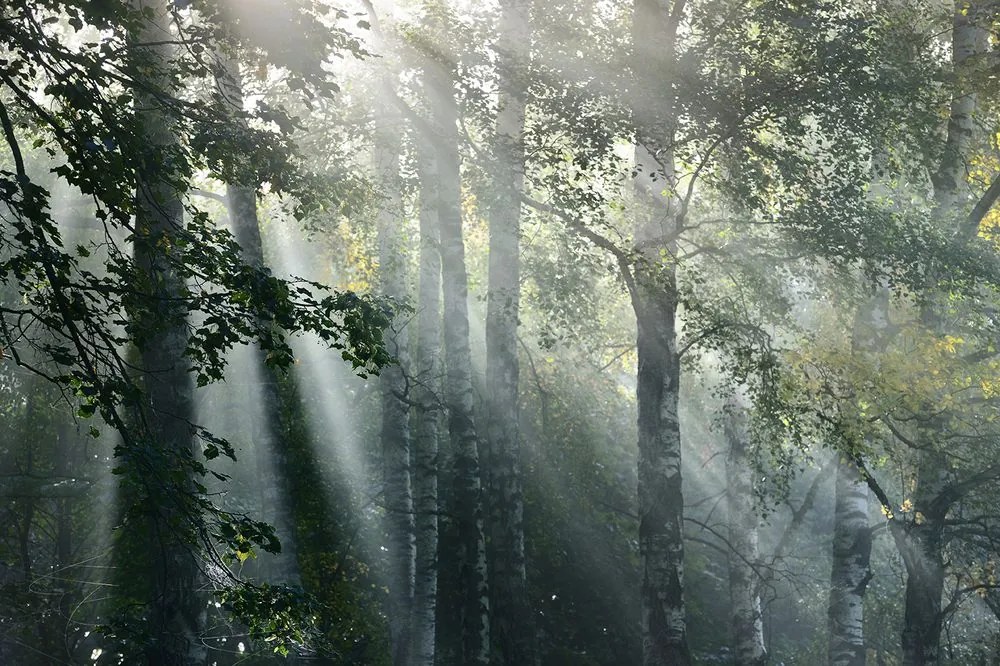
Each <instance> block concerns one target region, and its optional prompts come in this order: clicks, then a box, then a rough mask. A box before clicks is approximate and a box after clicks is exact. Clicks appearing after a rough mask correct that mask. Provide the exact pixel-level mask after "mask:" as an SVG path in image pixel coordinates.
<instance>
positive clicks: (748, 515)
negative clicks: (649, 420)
mask: <svg viewBox="0 0 1000 666" xmlns="http://www.w3.org/2000/svg"><path fill="white" fill-rule="evenodd" d="M746 412H747V405H746V400H745V398H743V397H742V396H740V395H735V396H733V398H732V399H731V400H730V401H729V402H728V403H727V405H726V422H725V424H726V428H725V430H726V441H727V442H728V444H729V455H728V456H726V500H727V503H728V505H729V511H728V520H729V547H730V552H729V599H730V603H731V608H732V617H731V626H732V635H733V654H734V656H735V660H734V662H733V663H734V664H736V665H737V666H763V665H764V664H765V663H766V662H767V651H766V650H765V649H764V622H763V616H762V615H761V607H760V582H761V581H760V575H759V574H758V572H757V570H756V568H755V567H756V566H757V565H758V563H759V561H760V550H759V545H758V543H759V542H758V534H757V514H756V512H755V511H754V496H753V469H752V467H751V465H750V460H749V459H748V457H747V452H748V449H749V448H750V434H749V431H748V428H747V414H746Z"/></svg>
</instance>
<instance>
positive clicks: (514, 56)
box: [486, 0, 537, 666]
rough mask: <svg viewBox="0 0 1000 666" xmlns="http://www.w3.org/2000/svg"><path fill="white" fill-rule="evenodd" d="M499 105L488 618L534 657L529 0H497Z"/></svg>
mask: <svg viewBox="0 0 1000 666" xmlns="http://www.w3.org/2000/svg"><path fill="white" fill-rule="evenodd" d="M501 12H502V13H501V18H500V39H499V43H498V51H499V54H498V55H499V61H498V69H499V82H498V85H499V90H500V96H499V101H498V104H499V109H498V113H497V119H496V136H495V143H494V156H495V159H496V164H495V166H494V170H493V171H494V173H493V186H494V188H495V194H494V200H493V202H492V205H491V206H490V211H489V225H490V226H489V229H490V244H489V287H488V290H487V299H486V303H487V305H486V386H487V396H488V397H487V417H488V418H487V423H486V442H487V446H488V456H487V460H488V469H489V474H488V479H489V485H488V498H489V501H488V507H489V511H488V515H487V517H488V529H487V533H488V535H489V556H490V558H489V565H490V576H491V580H490V592H491V610H492V625H491V633H492V634H493V637H494V641H495V642H496V645H497V648H498V654H496V655H495V662H496V663H497V664H509V665H511V666H531V665H532V664H534V663H535V662H536V661H537V654H536V652H537V650H536V646H535V630H534V623H533V621H532V616H531V604H530V601H529V599H528V590H527V576H526V569H525V560H524V522H523V521H524V502H523V492H522V484H521V446H520V437H521V434H520V429H519V426H518V418H519V414H518V375H519V366H518V354H517V323H518V311H519V301H520V222H521V219H520V217H521V194H522V192H523V190H524V144H523V133H524V114H525V100H524V94H523V90H522V85H521V77H523V75H524V72H523V67H524V65H525V63H526V61H527V57H526V56H525V54H524V51H526V50H527V49H529V48H530V46H529V41H530V34H529V32H530V30H529V16H528V14H529V7H528V3H527V2H526V0H505V1H504V2H503V3H502V4H501Z"/></svg>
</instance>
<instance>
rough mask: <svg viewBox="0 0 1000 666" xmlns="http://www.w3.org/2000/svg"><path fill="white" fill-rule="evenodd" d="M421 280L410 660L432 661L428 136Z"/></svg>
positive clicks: (433, 369) (433, 458)
mask: <svg viewBox="0 0 1000 666" xmlns="http://www.w3.org/2000/svg"><path fill="white" fill-rule="evenodd" d="M419 146H420V155H419V157H418V161H419V165H418V170H419V178H420V277H419V280H420V284H419V286H418V297H417V298H418V303H417V308H418V310H417V340H416V350H415V353H414V355H413V366H412V367H413V381H414V387H413V391H412V393H411V395H412V396H413V401H414V403H415V404H416V408H415V410H414V413H413V445H412V451H411V459H412V463H413V498H414V523H415V524H414V530H415V532H416V548H417V554H416V563H415V567H414V569H415V571H414V575H415V580H414V587H413V627H412V644H413V647H412V649H411V661H412V663H413V664H414V666H432V665H433V664H434V653H435V650H434V648H435V645H434V631H435V612H436V609H437V584H438V578H437V565H438V558H437V548H438V438H439V437H440V432H439V430H440V428H439V425H440V421H439V419H440V413H441V412H440V409H439V407H438V405H439V401H440V394H441V358H440V355H441V255H440V253H439V251H438V243H439V240H438V215H437V206H438V201H437V167H436V163H435V160H434V155H433V148H432V147H431V145H430V144H429V142H428V140H427V139H426V137H424V139H423V140H422V141H420V142H419Z"/></svg>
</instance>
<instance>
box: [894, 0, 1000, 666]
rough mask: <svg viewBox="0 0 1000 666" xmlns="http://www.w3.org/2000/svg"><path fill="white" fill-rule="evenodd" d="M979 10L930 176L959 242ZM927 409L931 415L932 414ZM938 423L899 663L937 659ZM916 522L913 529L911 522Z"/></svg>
mask: <svg viewBox="0 0 1000 666" xmlns="http://www.w3.org/2000/svg"><path fill="white" fill-rule="evenodd" d="M986 10H987V7H986V6H985V3H983V2H971V3H970V2H967V1H965V0H958V1H957V2H955V12H954V15H953V16H954V21H953V24H952V65H953V73H954V77H955V83H954V85H955V88H954V90H953V92H952V100H951V112H950V115H949V118H948V134H947V139H946V144H945V149H944V154H943V155H942V160H941V164H940V165H939V168H938V170H937V172H936V173H935V174H934V175H933V177H932V181H933V184H934V197H935V202H936V204H937V213H938V216H939V217H940V218H941V220H943V221H947V222H950V223H954V224H956V225H957V226H956V229H955V232H954V235H955V237H956V238H957V239H958V240H959V241H960V242H966V241H968V240H969V239H971V238H974V237H975V234H976V232H977V230H976V229H966V228H963V227H962V226H960V225H959V223H958V220H959V219H960V216H961V215H962V214H963V212H964V211H965V209H966V208H967V206H968V203H969V199H970V192H969V187H968V184H967V183H966V173H967V161H968V159H969V153H970V150H971V144H972V140H973V137H974V133H975V118H974V116H975V113H976V109H977V95H975V94H974V93H972V92H970V91H969V90H968V89H967V85H968V84H967V80H968V76H969V74H970V73H971V71H972V70H973V69H974V68H975V67H976V66H977V64H978V63H977V60H978V58H979V57H980V56H982V55H983V54H984V53H986V51H987V48H988V32H987V30H985V29H984V28H983V27H982V21H983V18H984V13H985V12H986ZM927 272H928V276H929V280H928V288H929V289H932V290H933V289H935V288H936V283H935V281H934V280H935V276H936V273H937V269H936V268H935V267H934V266H931V267H929V269H928V271H927ZM921 314H922V319H923V322H924V325H925V326H926V327H927V329H928V330H929V331H935V332H937V331H940V330H941V321H940V317H939V314H938V310H937V307H936V305H935V303H934V299H928V301H927V304H926V305H925V306H924V307H923V311H922V313H921ZM932 411H933V410H932ZM945 429H946V426H945V425H944V424H943V423H940V422H939V420H938V419H932V420H931V421H930V422H929V423H927V424H925V426H924V427H923V428H922V430H923V432H922V436H923V437H924V438H925V439H926V440H927V441H926V446H924V447H923V448H921V449H920V450H919V451H917V452H916V455H917V479H916V490H915V492H914V501H913V505H914V506H913V508H914V515H915V516H916V515H919V516H920V517H921V520H920V521H915V524H914V525H913V526H912V529H910V530H909V532H908V541H909V545H908V547H907V549H906V550H907V551H908V552H904V553H903V561H904V563H905V565H906V573H907V578H906V595H905V611H904V626H903V633H902V643H903V663H904V664H905V666H925V665H927V664H937V663H938V662H939V660H940V645H941V626H942V621H943V619H944V618H943V617H942V616H941V609H942V605H941V597H942V594H943V593H944V577H945V571H944V540H943V530H944V519H945V515H946V514H947V512H948V509H949V508H950V505H951V501H950V500H949V499H948V493H947V492H946V489H947V487H948V485H949V484H950V482H951V480H952V479H950V474H949V471H948V470H949V465H948V459H947V455H946V454H945V452H944V450H943V449H944V445H943V444H942V443H941V442H937V441H935V440H938V439H940V438H941V437H942V435H943V433H944V431H945ZM917 523H919V524H917Z"/></svg>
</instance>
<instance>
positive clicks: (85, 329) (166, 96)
mask: <svg viewBox="0 0 1000 666" xmlns="http://www.w3.org/2000/svg"><path fill="white" fill-rule="evenodd" d="M183 9H184V7H180V6H167V5H166V4H165V3H141V4H136V5H130V4H127V3H122V4H120V5H114V4H113V5H108V4H106V3H102V4H100V5H99V6H97V5H93V4H91V3H74V2H69V3H62V4H61V5H59V6H57V7H48V6H46V7H41V6H37V5H35V4H34V3H17V4H16V5H14V6H12V7H10V8H5V20H4V28H3V31H2V38H3V40H4V43H5V45H6V47H7V48H8V51H9V52H10V53H11V58H10V60H9V62H10V65H11V66H10V67H9V68H7V69H6V71H5V73H4V76H3V79H2V85H3V89H4V92H3V97H2V103H0V124H2V128H3V136H4V140H5V144H6V146H7V148H8V154H9V157H10V159H11V161H12V163H13V170H8V169H4V170H3V172H2V173H0V179H2V180H0V198H2V203H3V206H4V210H5V213H6V215H5V219H4V225H5V232H4V234H3V241H2V242H0V245H2V250H3V253H4V262H3V266H2V274H3V277H4V279H5V280H9V281H10V283H12V284H13V285H14V286H15V288H16V289H17V290H18V293H19V296H20V297H19V298H18V299H16V300H15V301H13V302H14V303H19V305H15V306H11V305H9V304H6V303H5V305H4V306H3V309H2V310H0V313H2V315H3V321H2V326H0V331H2V335H3V340H4V348H5V350H6V351H7V353H9V354H10V356H11V357H12V359H13V360H14V362H16V363H18V364H21V365H23V366H24V367H26V368H28V369H30V370H31V371H33V372H35V373H37V374H39V375H41V376H44V377H46V378H47V379H49V380H51V381H53V382H54V383H56V384H57V385H59V386H61V387H62V388H63V389H64V390H66V391H67V393H68V394H69V395H71V396H73V400H74V401H75V402H77V403H78V405H79V410H78V413H79V414H80V415H81V416H82V417H90V416H93V415H95V414H97V413H99V414H100V415H101V417H102V418H103V419H104V420H105V421H106V422H107V423H108V424H109V425H111V427H112V428H113V429H114V430H116V431H117V433H118V435H119V436H120V438H121V441H120V443H119V444H118V445H117V447H116V451H115V454H116V457H117V459H118V462H119V466H118V471H119V473H120V475H121V476H120V478H121V479H122V481H123V485H124V486H125V493H124V497H125V498H126V499H127V500H128V501H129V502H130V504H129V505H128V506H127V507H126V509H125V512H124V516H125V518H124V520H125V522H126V525H127V526H128V528H127V529H128V531H131V530H132V528H133V527H136V528H138V527H140V526H142V525H146V526H147V527H148V528H149V530H150V532H149V535H150V537H151V540H150V541H149V543H157V544H158V545H160V546H161V547H160V548H156V549H147V553H146V555H148V556H149V558H150V559H151V560H153V561H155V562H157V563H158V565H159V566H157V568H156V569H154V570H153V571H152V572H151V579H150V584H151V585H150V589H149V590H146V591H138V590H137V588H136V591H138V593H139V594H140V595H147V594H148V595H151V596H140V597H138V599H143V600H144V601H145V600H149V599H152V600H153V601H152V604H151V607H150V608H151V612H150V613H148V614H147V615H146V617H143V616H142V615H141V614H139V613H137V612H135V606H133V605H131V602H132V601H133V600H128V599H124V600H123V602H124V603H123V606H122V608H123V610H124V611H126V614H125V615H123V616H122V617H121V618H120V619H121V621H119V622H117V623H115V624H114V626H108V627H107V633H108V635H109V636H110V637H112V638H114V639H121V640H122V641H123V645H127V647H128V650H129V654H133V653H134V652H142V651H143V650H145V651H146V653H147V656H148V657H149V658H150V659H152V658H153V657H154V656H155V657H156V658H157V659H162V660H164V661H165V662H167V663H169V662H170V661H171V660H172V661H174V662H178V663H180V662H183V663H187V662H186V661H185V660H187V659H189V658H193V656H195V653H196V652H199V651H200V650H201V647H200V643H198V642H196V640H195V638H196V632H197V627H198V623H199V622H200V616H201V615H202V614H203V611H204V602H203V600H202V599H200V595H198V594H196V593H195V586H194V577H195V576H197V575H198V574H197V570H198V569H199V568H200V567H201V566H202V565H204V564H205V562H208V563H210V564H211V567H210V568H211V570H212V571H213V573H214V574H217V576H216V577H215V578H214V580H213V583H214V584H215V585H218V586H219V588H220V589H219V593H220V594H221V595H222V596H223V597H224V598H226V599H227V600H228V601H230V602H231V603H232V607H233V608H234V609H236V612H237V613H242V614H243V615H244V618H245V619H247V616H248V615H250V616H253V615H254V614H257V618H258V621H254V622H251V623H250V624H251V626H252V627H253V628H254V629H255V631H259V632H260V633H263V634H267V635H272V636H274V637H275V638H277V639H278V640H279V641H281V642H280V643H279V645H282V644H284V643H285V642H287V641H290V640H293V639H294V638H295V637H298V638H301V637H302V636H303V635H304V634H303V633H302V631H303V627H302V626H301V625H298V624H295V626H292V627H289V626H288V625H287V624H282V622H283V620H281V619H279V618H273V617H272V618H270V619H269V620H268V622H266V623H261V622H259V608H260V606H258V605H255V603H256V602H255V601H253V600H254V599H256V600H257V601H259V600H260V599H261V598H267V599H268V603H271V602H274V601H276V600H277V599H279V598H284V600H285V601H287V600H288V597H287V595H286V596H284V597H282V595H283V594H284V593H283V592H282V591H280V590H278V589H274V588H269V587H267V586H260V587H254V586H247V585H245V584H242V583H241V582H240V581H239V578H238V576H237V575H236V574H235V572H233V571H232V570H231V569H230V568H229V566H228V565H229V563H230V562H232V561H236V562H238V561H241V560H242V559H245V557H246V556H248V554H249V553H250V552H251V551H252V550H253V548H255V547H262V548H265V549H269V550H272V551H276V550H277V549H278V542H277V540H276V539H275V538H274V535H273V532H272V530H271V529H270V528H269V527H268V526H267V525H266V524H264V523H262V522H260V521H256V520H254V519H253V518H251V517H249V516H246V515H240V514H236V513H232V512H229V511H226V510H223V509H221V508H220V507H218V506H216V505H215V504H214V503H213V501H212V499H211V495H210V494H209V493H208V492H207V489H206V488H205V487H204V485H203V484H202V482H201V480H200V479H202V478H203V477H205V476H206V475H209V474H210V473H211V472H210V470H209V467H208V465H209V464H210V462H209V461H211V460H212V459H214V458H216V457H218V456H220V455H225V456H228V457H234V450H233V448H232V447H231V446H230V445H229V443H228V442H225V441H224V440H221V439H219V438H217V437H214V436H212V435H211V433H208V432H206V431H204V430H203V429H200V428H198V427H197V426H196V425H195V424H193V423H192V422H191V420H190V418H189V413H190V411H189V410H190V400H191V390H192V387H191V376H192V375H193V376H195V377H196V378H197V380H198V382H199V383H207V382H210V381H213V380H217V379H219V378H221V377H222V367H223V365H224V363H223V355H224V353H225V351H226V350H228V349H230V348H231V347H232V346H233V345H234V344H237V343H238V342H241V341H244V340H247V339H251V338H256V339H258V340H259V341H260V344H261V346H262V347H264V348H267V349H269V350H270V352H271V353H270V357H269V361H270V363H272V364H273V365H277V366H281V365H287V364H288V363H289V362H290V361H291V350H290V348H289V346H288V344H287V342H286V335H287V334H289V333H295V332H297V331H302V330H312V331H315V332H317V333H319V334H320V335H321V336H322V337H324V338H325V339H326V340H328V341H330V343H331V345H332V346H336V347H339V348H340V349H342V350H343V352H344V354H345V359H347V360H349V361H351V362H353V363H355V367H358V368H367V369H376V368H377V367H378V366H380V365H382V364H384V362H385V361H386V360H387V356H386V354H385V350H384V349H383V348H382V347H381V345H380V340H381V328H382V327H383V325H384V323H385V316H386V310H385V309H384V308H383V306H382V305H381V304H378V303H376V302H374V301H371V300H369V299H365V298H361V297H358V296H357V295H355V294H350V293H340V294H330V293H327V294H323V293H322V291H321V290H319V291H317V289H319V285H303V284H301V283H299V284H296V283H291V282H287V281H283V280H279V279H276V278H274V277H273V276H271V275H270V274H268V273H267V272H266V271H265V270H263V269H262V268H261V267H256V266H248V265H246V263H244V262H243V261H242V260H241V258H240V249H239V246H238V245H237V243H236V242H235V241H234V240H233V238H232V236H231V235H229V234H228V233H226V232H221V231H219V230H218V229H216V228H214V227H213V226H212V224H211V222H210V220H209V218H208V216H207V215H206V214H205V213H204V212H203V211H200V210H198V209H197V208H196V207H194V206H192V205H190V204H189V203H186V202H185V201H184V198H183V195H184V193H185V192H186V191H187V189H188V187H189V181H190V179H191V177H192V174H193V172H194V171H195V170H197V169H200V168H207V169H210V170H212V171H213V172H214V173H216V174H218V175H220V176H222V179H223V180H230V179H229V178H227V176H229V175H231V174H232V170H235V169H237V168H238V167H236V166H234V164H235V163H236V162H241V161H242V158H248V162H250V163H253V162H254V160H253V157H259V158H262V159H260V160H259V161H258V162H257V163H256V167H257V177H256V182H258V183H259V182H262V181H265V180H266V181H268V182H270V183H271V185H272V187H273V189H274V191H276V192H280V191H284V192H291V191H293V190H297V191H298V192H299V193H300V195H301V198H300V201H302V202H303V203H307V202H308V201H309V200H310V199H309V197H308V187H307V186H306V184H305V183H306V181H307V180H308V179H306V178H304V177H303V176H302V174H301V173H299V172H298V171H297V169H296V168H295V166H294V164H293V163H294V159H293V158H292V154H293V152H294V151H292V150H291V149H290V146H289V143H288V140H287V136H286V135H285V134H283V133H282V131H281V128H282V124H281V123H282V122H285V121H287V120H288V118H287V116H285V115H283V114H282V113H281V112H280V111H276V110H274V109H263V110H262V109H260V108H258V110H257V114H256V115H255V118H260V117H261V115H263V116H264V117H267V118H269V119H270V120H272V121H276V126H277V127H276V128H275V129H273V130H265V131H262V132H258V133H256V135H255V136H256V138H257V139H258V140H257V141H256V142H246V143H241V142H240V141H238V140H236V141H234V140H232V138H233V137H234V136H239V133H230V132H228V131H226V130H229V129H232V125H231V123H230V122H229V121H230V114H229V113H228V112H225V111H222V112H220V111H219V109H217V108H216V107H214V106H213V104H212V102H211V101H209V100H205V99H192V98H185V93H184V91H182V90H180V83H181V82H182V81H185V80H188V79H199V80H200V79H209V78H210V77H211V76H212V74H213V71H214V70H213V67H212V66H211V60H212V59H211V56H210V54H211V53H214V48H215V46H217V45H218V44H219V43H225V42H226V40H227V37H226V36H225V33H226V29H225V26H226V24H225V20H224V18H225V17H224V16H223V15H222V14H220V13H219V12H218V11H217V9H218V8H217V7H216V6H215V5H214V4H212V3H205V4H204V5H200V6H199V10H200V11H201V13H202V14H203V17H204V18H205V20H204V21H203V22H202V23H200V24H198V25H197V26H192V25H190V24H189V23H188V22H187V21H186V20H184V18H183V16H182V14H181V12H182V10H183ZM300 9H301V8H300ZM296 16H297V18H298V19H301V23H300V24H301V25H309V26H310V30H309V35H310V37H315V36H317V35H320V36H321V37H320V38H319V41H317V42H313V43H314V44H316V45H325V46H323V47H322V48H323V50H327V49H328V48H329V47H330V46H331V45H332V44H334V43H336V42H337V41H338V40H339V39H340V38H341V37H342V33H338V32H337V31H334V32H332V33H331V31H330V30H329V29H328V28H325V27H324V28H323V30H322V31H319V30H316V28H317V26H319V25H320V24H319V21H318V20H315V19H316V17H315V15H312V14H308V12H305V13H302V14H297V15H296ZM61 21H65V22H66V23H65V24H63V25H65V26H68V27H62V26H60V22H61ZM310 21H312V22H311V23H310ZM91 30H98V31H102V35H103V37H102V40H101V41H98V42H94V41H87V40H86V35H87V34H89V32H90V31H91ZM70 31H72V32H70ZM165 35H166V36H168V38H167V39H164V36H165ZM323 35H325V36H323ZM334 35H336V37H334ZM247 41H249V39H248V37H247V36H246V35H241V36H240V37H239V38H238V39H236V38H230V41H229V45H230V46H233V47H234V48H238V47H240V46H243V45H245V44H246V43H247ZM233 42H235V45H234V44H233ZM179 45H183V46H184V47H185V48H183V49H177V48H175V47H176V46H179ZM270 46H271V47H272V48H274V50H275V51H280V48H279V47H277V46H276V45H275V44H274V43H272V44H271V45H270ZM256 48H260V47H256ZM262 51H265V50H264V49H262ZM280 55H284V54H280ZM280 59H281V58H280V56H279V57H278V58H277V60H280ZM283 64H287V63H283ZM292 78H293V79H294V80H295V81H297V82H298V83H300V84H302V85H304V86H306V87H307V88H311V89H313V90H315V89H317V88H319V89H326V90H328V89H329V88H328V87H326V84H325V83H324V82H325V81H326V74H325V73H324V72H323V71H322V69H321V68H320V67H319V66H318V65H317V66H316V67H315V68H314V69H313V70H311V71H310V70H308V68H306V71H303V68H298V69H297V70H296V71H295V73H294V74H292ZM39 90H45V91H46V92H45V94H46V95H48V98H49V102H47V104H46V105H44V106H43V105H41V104H39V103H38V101H37V98H36V97H35V96H34V95H35V93H36V91H39ZM277 121H281V122H277ZM285 127H286V128H287V124H286V125H285ZM25 137H27V138H28V139H30V140H31V144H30V145H31V146H32V148H31V150H32V151H36V152H37V153H41V154H42V155H47V156H48V157H49V158H50V159H51V160H52V162H53V163H54V164H53V166H52V167H51V171H52V173H53V174H54V175H55V176H56V177H57V178H58V179H59V180H61V181H63V182H64V183H67V184H69V185H70V186H71V187H73V188H75V189H76V190H78V191H79V192H81V193H82V194H83V195H84V196H86V197H88V198H90V199H91V201H92V202H93V205H94V209H93V210H94V218H93V223H92V224H93V226H94V227H95V228H96V229H99V230H103V241H101V242H97V241H93V242H90V241H87V242H85V243H83V244H80V245H78V246H76V247H74V248H70V249H67V248H66V246H65V245H64V241H63V238H62V236H61V233H60V230H59V228H58V227H57V225H56V224H55V222H54V220H53V218H52V214H51V209H50V199H51V194H50V192H49V191H47V190H46V189H45V188H44V187H42V186H40V185H39V184H37V182H36V178H37V176H34V174H32V173H30V172H29V168H30V167H31V166H33V165H30V166H29V163H28V162H27V161H26V160H25V154H24V151H23V150H22V146H23V145H25V144H24V141H25ZM220 137H221V139H220ZM229 150H231V151H232V152H229V153H228V154H227V151H229ZM265 157H266V159H263V158H265ZM231 169H232V170H231ZM236 180H237V182H241V181H239V180H238V179H236ZM244 182H245V181H244ZM130 193H131V194H130ZM8 232H9V233H8ZM126 234H129V235H130V237H131V241H132V243H133V245H134V256H131V255H130V253H129V252H127V251H125V250H124V246H123V243H122V240H121V239H122V237H123V236H124V235H126ZM94 253H97V254H98V255H99V256H100V257H101V258H103V259H104V262H103V263H104V265H105V268H106V273H105V272H100V273H97V272H94V271H92V270H90V269H89V268H88V267H85V266H83V265H82V264H81V261H82V260H83V259H85V258H87V257H88V256H91V255H92V254H94ZM195 315H196V316H195ZM194 322H197V324H195V323H194ZM39 327H40V329H39ZM39 330H41V332H42V334H39ZM128 343H131V344H134V345H135V347H136V348H137V349H138V353H137V356H138V363H136V362H135V360H134V359H130V358H128V357H126V355H125V354H123V353H122V348H123V346H124V345H125V344H128ZM134 366H138V367H139V368H141V369H142V370H145V371H148V374H147V375H146V376H144V377H139V378H136V377H135V376H133V373H132V369H131V368H132V367H134ZM97 432H98V431H97V430H96V429H93V430H92V431H91V433H92V434H93V433H97ZM195 436H197V437H198V438H199V439H200V440H201V445H198V446H196V445H195V443H194V442H195V439H194V438H195ZM216 474H218V473H216ZM219 476H224V475H219ZM220 544H221V550H222V553H227V554H226V555H223V554H220ZM138 587H141V586H138ZM288 617H289V616H285V619H286V620H287V618H288ZM293 624H294V623H293ZM279 634H280V637H279ZM147 638H156V640H157V642H155V643H154V642H152V641H151V640H150V641H147V640H146V639H147Z"/></svg>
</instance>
